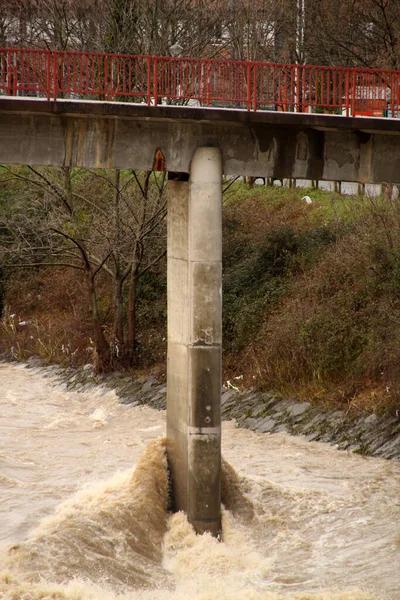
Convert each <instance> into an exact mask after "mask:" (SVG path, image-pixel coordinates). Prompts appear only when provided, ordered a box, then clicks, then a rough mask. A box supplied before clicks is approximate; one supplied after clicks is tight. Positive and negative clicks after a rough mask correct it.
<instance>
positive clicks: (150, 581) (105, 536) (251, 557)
mask: <svg viewBox="0 0 400 600" xmlns="http://www.w3.org/2000/svg"><path fill="white" fill-rule="evenodd" d="M0 388H1V389H2V390H3V395H2V397H1V399H0V439H1V441H2V446H1V450H0V477H1V479H0V483H1V485H0V565H1V566H0V598H4V600H45V599H49V600H50V598H51V599H54V600H61V599H63V600H64V599H65V600H186V599H190V600H211V599H212V600H215V599H216V598H218V600H278V599H285V600H288V599H291V600H372V599H378V600H398V599H399V598H400V578H399V574H398V565H399V564H400V560H399V559H400V531H399V516H400V514H399V497H400V495H399V492H400V465H398V464H394V463H389V462H385V461H382V460H374V459H365V458H361V457H358V456H353V455H351V454H347V453H344V452H338V451H337V450H335V449H334V448H331V447H328V446H324V445H322V444H316V443H308V442H306V441H305V440H303V439H300V438H290V437H287V436H283V435H280V434H277V435H265V434H264V435H256V434H254V433H251V432H249V431H244V430H239V429H237V428H236V427H235V424H234V423H226V424H224V432H223V433H224V436H223V440H224V441H223V451H224V455H225V458H226V459H227V460H228V461H229V463H228V462H226V461H223V480H222V487H223V502H224V505H225V508H224V509H223V511H222V531H223V540H222V542H219V541H218V540H216V539H215V538H213V537H212V536H211V535H208V534H205V535H203V536H196V535H195V533H194V531H193V529H192V527H191V526H190V525H189V523H188V522H187V519H186V517H185V515H184V514H183V513H177V514H174V515H170V514H168V511H167V505H168V480H167V470H166V457H165V444H164V440H163V439H162V438H160V435H162V434H163V432H164V430H165V414H164V413H162V412H155V411H152V410H150V409H147V408H145V409H143V408H137V407H129V406H124V405H118V404H117V398H116V396H115V394H114V393H113V392H107V391H105V390H100V389H93V390H92V391H90V392H88V391H86V392H85V393H82V394H78V393H71V392H67V391H65V390H63V389H62V387H60V386H57V385H56V384H55V383H54V382H52V381H51V380H49V379H45V378H44V377H43V376H42V375H41V374H40V373H38V372H35V371H33V370H27V369H24V368H22V367H21V366H10V365H0ZM140 455H142V456H141V457H140ZM135 463H136V467H134V468H132V466H131V465H132V464H135ZM231 465H232V466H231Z"/></svg>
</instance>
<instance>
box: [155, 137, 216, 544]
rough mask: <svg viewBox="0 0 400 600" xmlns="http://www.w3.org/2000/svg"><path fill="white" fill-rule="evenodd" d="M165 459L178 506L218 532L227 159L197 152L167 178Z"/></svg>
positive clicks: (199, 528) (198, 525) (212, 151)
mask: <svg viewBox="0 0 400 600" xmlns="http://www.w3.org/2000/svg"><path fill="white" fill-rule="evenodd" d="M169 179H170V181H169V200H168V203H169V204H168V367H167V386H168V392H167V453H168V460H169V465H170V469H171V478H172V486H173V495H174V504H175V509H176V510H184V511H185V512H186V513H187V516H188V520H189V522H190V523H191V524H192V525H193V527H194V528H195V530H196V532H197V533H203V532H204V531H210V532H211V533H213V534H214V535H217V534H218V532H219V530H220V520H221V516H220V511H221V343H222V332H221V307H222V299H221V285H222V260H221V259H222V227H221V220H222V219H221V206H222V160H221V152H220V150H219V149H218V148H209V147H202V148H198V149H197V150H196V151H195V153H194V156H193V159H192V163H191V167H190V176H189V177H188V175H187V174H183V173H170V174H169Z"/></svg>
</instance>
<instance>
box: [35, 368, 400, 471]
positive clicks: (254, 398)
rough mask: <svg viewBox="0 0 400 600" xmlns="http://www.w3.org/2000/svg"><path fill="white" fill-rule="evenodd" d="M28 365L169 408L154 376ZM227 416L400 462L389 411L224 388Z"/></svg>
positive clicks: (399, 431)
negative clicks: (338, 406) (356, 410)
mask: <svg viewBox="0 0 400 600" xmlns="http://www.w3.org/2000/svg"><path fill="white" fill-rule="evenodd" d="M27 368H40V369H41V371H42V373H44V374H45V375H46V376H48V377H53V378H55V379H56V380H58V381H59V382H60V385H62V386H65V388H66V389H70V390H77V391H88V390H90V388H91V387H93V385H99V386H103V387H106V388H107V389H113V390H115V392H116V393H117V395H118V398H119V402H120V403H121V404H131V405H134V406H140V405H143V406H149V407H151V408H154V409H156V410H165V408H166V397H167V386H166V383H165V382H161V383H160V382H159V381H157V380H156V379H155V378H154V377H152V376H145V377H140V378H139V379H136V380H135V379H132V378H131V377H127V376H122V375H121V374H118V373H112V374H108V375H101V376H97V375H94V374H93V370H92V367H91V365H86V366H85V367H82V368H79V369H72V368H66V369H65V368H62V367H59V366H57V365H52V366H46V365H45V363H44V362H43V361H42V360H40V359H37V358H33V359H31V360H29V361H28V363H27ZM221 402H222V418H223V419H224V420H231V419H235V420H236V423H237V426H238V427H244V428H247V429H250V430H252V431H254V432H256V433H288V434H290V435H300V436H304V437H305V438H306V439H307V440H309V441H319V442H325V443H329V444H332V445H335V446H336V447H337V448H339V449H341V450H347V451H349V452H354V453H357V454H361V455H365V456H376V457H381V458H386V459H390V460H394V461H399V462H400V414H397V413H396V414H394V415H383V416H379V415H377V414H374V413H372V414H367V413H364V412H361V411H360V412H359V414H355V413H354V412H350V411H348V410H338V409H331V410H324V409H322V408H320V407H318V408H317V407H315V406H313V405H312V404H311V403H310V402H299V401H298V400H297V399H296V398H283V397H281V396H279V395H275V394H272V393H269V392H258V391H253V390H246V391H239V390H236V389H233V388H229V389H226V388H223V389H222V398H221Z"/></svg>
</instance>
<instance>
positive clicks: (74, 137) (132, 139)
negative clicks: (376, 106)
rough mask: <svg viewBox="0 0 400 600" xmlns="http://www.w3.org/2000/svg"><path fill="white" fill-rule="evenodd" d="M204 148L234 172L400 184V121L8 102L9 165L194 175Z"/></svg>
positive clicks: (3, 152)
mask: <svg viewBox="0 0 400 600" xmlns="http://www.w3.org/2000/svg"><path fill="white" fill-rule="evenodd" d="M198 147H218V148H220V150H221V156H222V170H223V173H224V174H225V175H243V176H249V177H264V178H274V179H283V178H289V179H291V178H293V179H311V180H314V181H321V180H326V181H354V182H359V183H381V182H386V183H390V184H398V183H400V119H384V118H377V117H376V118H375V117H374V118H372V117H371V118H364V117H362V118H361V117H339V116H331V115H310V114H305V113H273V112H268V113H267V112H264V113H263V112H256V113H254V112H248V111H237V110H218V109H200V108H199V109H196V108H185V107H174V106H169V107H167V106H164V107H163V106H161V107H151V106H150V107H148V106H144V105H134V104H126V103H121V104H114V103H105V102H104V103H103V102H73V101H66V100H60V101H57V102H47V101H44V100H43V101H41V100H40V101H39V100H26V99H22V98H21V99H15V98H14V99H1V98H0V164H2V163H8V164H12V163H15V164H32V165H54V166H65V165H67V166H81V167H99V168H121V169H127V168H134V169H145V170H151V169H153V170H155V168H156V167H157V164H156V163H157V160H156V155H157V150H158V149H161V152H162V155H163V157H164V159H165V160H164V161H163V163H164V164H163V168H164V169H166V170H168V171H176V172H186V173H188V172H189V170H190V161H191V157H192V156H193V153H194V152H195V150H196V148H198Z"/></svg>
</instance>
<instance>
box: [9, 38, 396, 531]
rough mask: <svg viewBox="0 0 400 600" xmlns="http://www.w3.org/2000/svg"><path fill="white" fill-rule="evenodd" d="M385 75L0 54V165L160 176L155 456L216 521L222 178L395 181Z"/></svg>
mask: <svg viewBox="0 0 400 600" xmlns="http://www.w3.org/2000/svg"><path fill="white" fill-rule="evenodd" d="M399 104H400V73H398V72H394V71H374V70H366V69H361V70H360V69H341V68H330V67H314V66H303V65H275V64H270V63H244V62H238V61H208V60H200V59H187V58H164V57H145V56H125V55H124V56H121V55H106V54H87V53H77V52H51V51H42V50H20V49H0V164H2V163H3V164H5V163H8V164H32V165H53V166H81V167H98V168H119V169H144V170H155V171H168V174H169V175H168V177H169V200H168V202H169V205H168V366H167V385H168V400H167V452H168V459H169V464H170V467H171V473H172V481H173V491H174V500H175V506H176V508H177V509H182V510H185V511H186V513H187V514H188V518H189V521H190V522H191V523H192V524H193V526H194V527H195V529H196V531H198V532H203V531H206V530H207V531H211V532H213V533H217V532H218V530H219V528H220V480H221V451H220V442H221V416H220V395H221V348H222V334H221V310H222V299H221V286H222V263H221V254H222V251H221V248H222V240H221V198H222V176H223V175H248V176H253V177H259V176H262V177H275V178H294V179H296V178H301V179H314V180H324V179H325V180H329V181H354V182H360V183H382V182H385V183H388V184H398V183H400V119H397V118H396V117H397V115H398V114H399V111H400V106H399Z"/></svg>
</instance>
